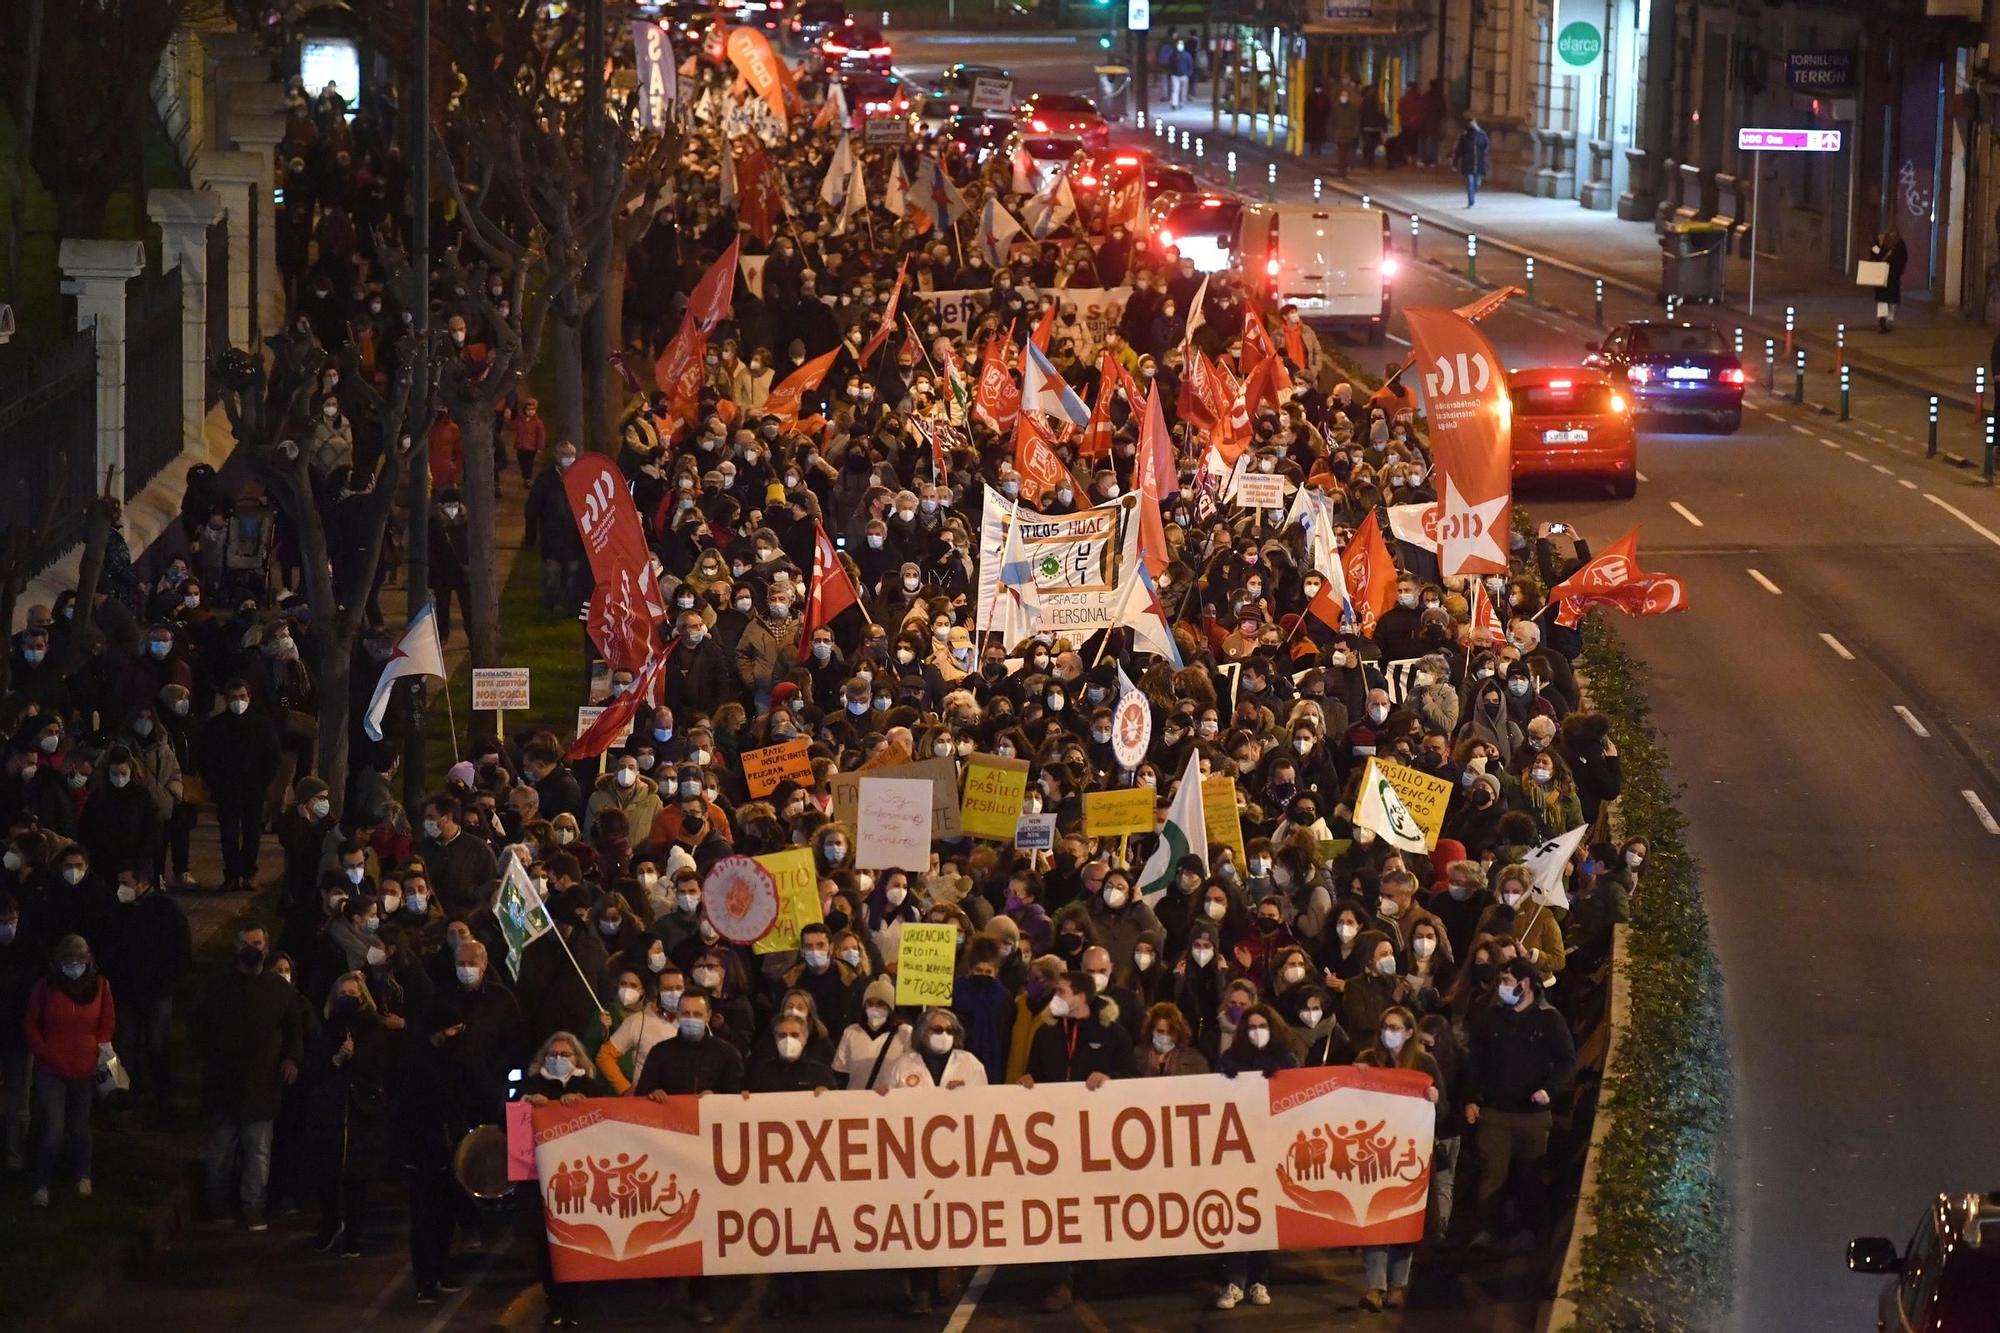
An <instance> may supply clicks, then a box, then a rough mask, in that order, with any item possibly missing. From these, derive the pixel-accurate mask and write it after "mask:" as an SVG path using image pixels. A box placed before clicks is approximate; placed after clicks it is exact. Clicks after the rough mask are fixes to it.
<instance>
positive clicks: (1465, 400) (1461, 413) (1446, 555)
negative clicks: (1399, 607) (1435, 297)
mask: <svg viewBox="0 0 2000 1333" xmlns="http://www.w3.org/2000/svg"><path fill="white" fill-rule="evenodd" d="M1403 318H1404V320H1405V321H1406V322H1407V323H1408V324H1409V326H1410V342H1411V345H1412V347H1413V348H1414V357H1415V361H1416V364H1417V365H1418V366H1419V367H1420V368H1422V369H1423V373H1424V411H1425V415H1426V416H1427V417H1428V418H1429V420H1430V431H1431V452H1432V455H1433V457H1434V458H1435V460H1436V467H1437V472H1438V475H1439V477H1440V478H1441V480H1440V481H1439V483H1438V485H1437V492H1438V542H1439V565H1440V567H1441V572H1442V573H1444V574H1446V575H1451V574H1505V573H1506V572H1507V527H1508V510H1509V509H1510V508H1511V507H1512V504H1513V499H1514V479H1513V451H1512V442H1511V440H1510V439H1509V432H1508V427H1507V411H1508V399H1507V375H1506V372H1505V371H1504V370H1503V369H1502V368H1501V363H1500V358H1499V356H1498V354H1496V353H1495V352H1494V350H1493V347H1492V345H1491V344H1490V343H1488V342H1487V341H1486V336H1485V335H1484V334H1482V333H1481V332H1480V331H1479V330H1478V329H1477V328H1475V327H1473V324H1472V322H1471V321H1470V320H1468V319H1466V318H1465V316H1463V315H1461V314H1459V313H1457V312H1456V311H1452V310H1435V309H1424V308H1421V307H1419V308H1416V309H1411V310H1406V311H1404V312H1403Z"/></svg>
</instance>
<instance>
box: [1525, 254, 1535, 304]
mask: <svg viewBox="0 0 2000 1333" xmlns="http://www.w3.org/2000/svg"><path fill="white" fill-rule="evenodd" d="M1527 263H1528V282H1527V287H1528V304H1529V305H1533V304H1534V303H1535V257H1534V256H1533V255H1529V256H1528V260H1527Z"/></svg>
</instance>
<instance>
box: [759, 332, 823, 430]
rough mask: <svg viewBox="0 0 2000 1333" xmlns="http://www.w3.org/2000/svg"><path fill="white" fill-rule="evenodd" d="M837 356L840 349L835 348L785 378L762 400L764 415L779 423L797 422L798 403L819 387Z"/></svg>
mask: <svg viewBox="0 0 2000 1333" xmlns="http://www.w3.org/2000/svg"><path fill="white" fill-rule="evenodd" d="M839 356H840V349H839V348H838V347H836V348H834V349H833V350H832V351H831V352H828V353H827V354H826V355H824V356H816V357H814V358H813V359H812V360H810V361H808V362H806V363H805V364H804V365H802V366H800V367H799V368H798V369H797V370H795V371H793V372H792V373H791V374H789V375H787V376H785V380H784V383H782V384H780V385H779V386H778V387H777V388H775V389H773V390H771V396H770V397H768V398H766V399H765V400H764V415H765V416H769V417H776V418H777V419H778V420H780V421H797V420H798V417H799V405H800V403H801V402H802V401H803V400H804V398H805V396H806V395H807V394H809V393H811V392H812V391H813V390H814V389H817V388H818V387H819V386H820V381H821V380H824V379H825V378H826V372H828V371H829V370H832V369H833V363H834V361H835V360H836V359H837V358H838V357H839Z"/></svg>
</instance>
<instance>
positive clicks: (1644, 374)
mask: <svg viewBox="0 0 2000 1333" xmlns="http://www.w3.org/2000/svg"><path fill="white" fill-rule="evenodd" d="M1625 378H1626V379H1627V380H1629V381H1631V382H1632V383H1633V384H1644V383H1645V382H1646V381H1647V380H1649V379H1651V378H1653V368H1652V367H1651V366H1628V367H1626V369H1625Z"/></svg>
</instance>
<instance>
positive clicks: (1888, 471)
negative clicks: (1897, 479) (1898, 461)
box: [1868, 463, 1896, 477]
mask: <svg viewBox="0 0 2000 1333" xmlns="http://www.w3.org/2000/svg"><path fill="white" fill-rule="evenodd" d="M1868 466H1869V467H1872V468H1874V469H1875V470H1876V471H1877V472H1879V473H1881V474H1882V475H1883V476H1885V477H1893V476H1895V475H1896V469H1894V468H1892V467H1884V466H1882V465H1881V464H1880V463H1870V464H1869V465H1868Z"/></svg>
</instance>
